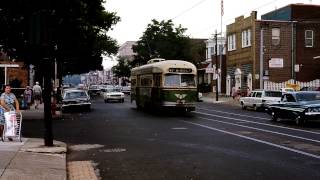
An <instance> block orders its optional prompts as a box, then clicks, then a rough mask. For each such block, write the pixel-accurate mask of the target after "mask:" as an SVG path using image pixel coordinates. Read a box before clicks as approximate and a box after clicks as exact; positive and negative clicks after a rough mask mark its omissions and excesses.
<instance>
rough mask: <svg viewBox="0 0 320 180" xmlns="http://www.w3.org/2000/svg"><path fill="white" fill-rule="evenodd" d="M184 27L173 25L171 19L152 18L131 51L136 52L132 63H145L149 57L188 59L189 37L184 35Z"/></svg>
mask: <svg viewBox="0 0 320 180" xmlns="http://www.w3.org/2000/svg"><path fill="white" fill-rule="evenodd" d="M185 31H186V29H185V28H182V27H181V25H180V26H178V27H174V24H173V22H172V21H171V20H168V21H161V22H159V21H157V20H155V19H153V20H152V23H151V24H148V26H147V29H146V30H145V32H144V33H143V35H142V37H141V38H140V40H139V41H138V42H137V45H134V46H133V51H134V52H136V53H137V55H135V59H134V61H133V65H142V64H146V63H147V61H148V60H150V59H151V58H157V57H160V58H165V59H181V60H190V59H191V54H190V39H189V37H187V36H185V35H184V33H185Z"/></svg>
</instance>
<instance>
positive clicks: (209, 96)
mask: <svg viewBox="0 0 320 180" xmlns="http://www.w3.org/2000/svg"><path fill="white" fill-rule="evenodd" d="M201 100H202V101H203V102H206V103H214V104H227V105H232V106H240V103H239V101H237V100H234V99H233V98H232V97H229V96H224V95H223V96H222V95H219V97H218V101H216V96H215V93H203V94H202V98H201Z"/></svg>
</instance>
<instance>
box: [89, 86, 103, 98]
mask: <svg viewBox="0 0 320 180" xmlns="http://www.w3.org/2000/svg"><path fill="white" fill-rule="evenodd" d="M88 93H89V95H90V97H95V96H98V95H100V93H101V89H100V87H99V85H91V86H90V87H89V90H88Z"/></svg>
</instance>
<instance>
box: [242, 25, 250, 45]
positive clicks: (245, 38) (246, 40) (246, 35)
mask: <svg viewBox="0 0 320 180" xmlns="http://www.w3.org/2000/svg"><path fill="white" fill-rule="evenodd" d="M250 46H251V30H250V29H246V30H244V31H242V48H246V47H250Z"/></svg>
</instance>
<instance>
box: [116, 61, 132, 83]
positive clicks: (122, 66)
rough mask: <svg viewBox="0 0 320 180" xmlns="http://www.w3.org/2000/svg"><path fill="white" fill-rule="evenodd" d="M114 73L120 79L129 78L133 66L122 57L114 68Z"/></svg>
mask: <svg viewBox="0 0 320 180" xmlns="http://www.w3.org/2000/svg"><path fill="white" fill-rule="evenodd" d="M112 72H113V73H114V74H115V75H116V77H118V78H122V77H125V78H129V77H130V72H131V66H130V64H129V63H128V60H127V59H125V58H122V57H120V58H119V60H118V64H117V65H116V66H113V67H112Z"/></svg>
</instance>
